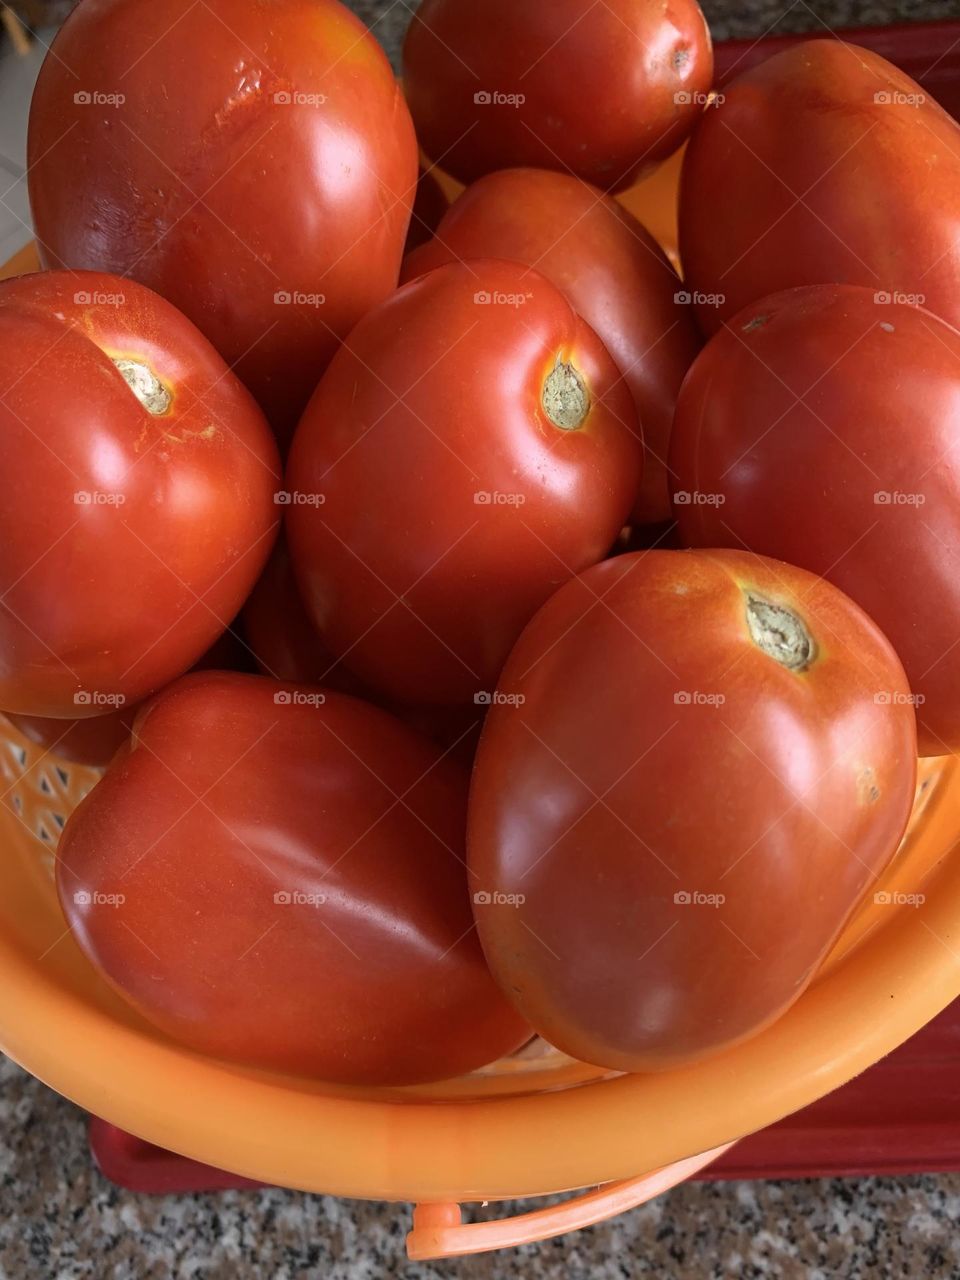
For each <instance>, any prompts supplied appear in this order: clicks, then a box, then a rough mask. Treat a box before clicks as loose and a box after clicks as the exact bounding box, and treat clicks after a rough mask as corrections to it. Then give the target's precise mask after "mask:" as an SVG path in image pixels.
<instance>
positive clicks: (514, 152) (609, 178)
mask: <svg viewBox="0 0 960 1280" xmlns="http://www.w3.org/2000/svg"><path fill="white" fill-rule="evenodd" d="M403 67H404V87H405V89H406V93H407V101H408V102H409V103H410V110H411V112H412V113H413V119H414V123H415V124H416V126H417V136H418V137H419V139H420V142H421V145H422V146H423V148H424V150H425V151H426V152H427V154H428V155H429V156H430V158H431V159H432V160H434V161H436V163H437V164H439V165H441V167H442V168H444V169H446V170H447V171H448V172H449V173H452V174H453V175H454V176H455V177H457V178H459V179H460V181H461V182H473V181H474V179H476V178H479V177H481V176H482V175H483V174H485V173H490V172H491V171H493V170H495V169H507V168H513V167H515V166H521V165H522V166H528V165H532V166H536V167H538V168H542V169H561V170H566V171H567V172H569V173H573V174H576V175H577V176H578V177H580V178H585V179H586V180H587V181H588V182H594V183H596V184H597V186H600V187H603V188H604V189H605V190H611V189H619V188H622V187H627V186H629V185H630V183H631V182H632V181H633V180H634V179H635V178H636V177H637V176H638V175H639V174H640V173H642V172H643V171H644V170H645V169H649V168H652V167H653V166H654V165H655V164H656V163H657V162H658V161H660V160H662V159H663V158H664V157H665V156H668V155H670V153H671V152H672V151H675V150H676V149H677V147H678V146H679V145H680V143H681V142H682V141H683V140H684V138H685V137H686V136H687V134H688V133H689V132H690V129H691V128H692V127H693V123H694V121H695V120H696V118H697V116H698V115H699V114H700V112H701V110H702V108H703V104H704V102H705V101H706V96H707V93H708V92H709V89H710V84H711V80H712V78H713V50H712V48H711V44H710V33H709V31H708V29H707V24H706V21H705V19H704V16H703V14H702V12H701V10H700V6H699V5H698V4H697V3H696V0H664V3H653V0H603V3H602V4H590V3H589V2H588V0H523V3H518V0H424V3H423V4H422V5H421V6H420V8H419V10H418V11H417V13H416V14H415V15H414V17H413V20H412V22H411V23H410V29H409V31H408V33H407V39H406V44H405V45H404V50H403Z"/></svg>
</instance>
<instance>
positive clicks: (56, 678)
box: [0, 272, 280, 727]
mask: <svg viewBox="0 0 960 1280" xmlns="http://www.w3.org/2000/svg"><path fill="white" fill-rule="evenodd" d="M121 365H123V366H124V367H127V368H128V371H129V369H130V367H131V366H133V367H134V368H135V370H137V371H139V373H138V375H137V376H142V377H143V378H144V379H145V380H146V381H145V383H144V386H145V394H146V395H147V399H148V400H149V398H150V395H151V394H153V395H154V396H155V397H156V398H157V399H156V402H155V403H154V409H157V408H160V407H161V405H162V404H164V403H165V404H166V408H165V409H163V411H162V412H154V411H153V410H152V409H150V408H149V407H148V405H147V404H146V403H144V402H142V401H141V399H140V398H138V395H137V394H136V392H135V391H134V390H133V389H132V387H131V385H129V384H128V381H127V380H126V379H125V377H124V375H123V373H122V371H121ZM151 380H152V384H151ZM0 436H2V446H0V462H2V465H0V494H2V501H0V597H2V600H3V605H2V608H0V708H2V709H3V710H4V711H10V712H13V713H15V714H22V715H27V716H41V717H54V718H64V719H68V720H73V719H76V718H86V717H88V716H99V715H104V714H107V713H112V712H113V711H115V710H117V709H120V708H132V706H133V705H134V704H135V703H136V702H138V701H140V700H141V699H142V698H143V697H144V696H146V695H147V694H149V693H152V692H153V691H154V690H156V689H158V688H160V687H162V686H163V685H165V684H167V683H168V682H169V681H170V680H172V679H174V678H175V677H177V676H179V675H181V674H182V673H183V672H184V671H186V670H187V669H188V668H189V667H190V666H192V665H193V664H194V663H195V662H197V661H198V659H200V658H201V657H202V655H203V654H204V653H205V652H206V651H207V650H208V649H209V648H210V646H211V645H212V644H213V643H214V641H215V640H217V638H218V637H219V636H220V634H221V633H222V632H223V630H224V628H225V627H227V626H228V625H229V623H230V622H231V621H232V619H233V618H234V617H235V615H236V614H237V612H238V610H239V608H240V606H241V604H242V603H243V601H244V599H245V597H246V595H247V593H248V592H249V591H250V588H251V587H252V585H253V583H254V582H255V581H256V578H257V575H258V574H259V572H260V569H261V567H262V565H263V563H264V561H265V560H266V558H267V556H268V555H269V552H270V548H271V545H272V543H273V540H274V538H275V536H276V532H277V528H278V525H279V515H278V510H279V509H278V507H277V506H276V505H275V503H274V493H275V492H276V491H277V489H278V488H279V485H280V476H279V470H280V463H279V458H278V455H277V449H276V445H275V443H274V440H273V437H272V435H271V432H270V429H269V427H268V425H267V423H266V420H265V419H264V416H263V414H262V413H261V411H260V409H259V408H258V407H257V405H256V404H255V402H254V400H253V398H252V396H251V395H250V394H249V392H248V391H247V390H246V389H245V388H244V387H243V385H242V384H241V383H240V382H239V380H238V379H237V378H236V377H235V376H234V375H233V374H232V373H231V372H230V370H229V369H228V368H227V367H226V365H225V364H224V362H223V360H222V359H221V357H220V356H219V355H217V353H216V351H214V349H213V347H212V346H211V345H210V343H209V342H208V341H207V340H206V338H204V337H203V335H202V334H200V333H199V332H198V331H197V330H196V329H195V328H194V326H193V325H192V324H191V323H190V322H189V321H188V320H187V319H186V318H185V317H184V316H182V315H180V314H179V312H177V311H176V310H175V308H174V307H172V306H171V305H170V304H169V303H168V302H166V301H164V299H163V298H161V297H159V296H158V295H157V294H154V293H152V292H151V291H150V290H149V289H145V288H144V287H143V286H142V285H138V284H135V283H134V282H133V281H132V280H122V279H120V278H118V277H116V276H109V275H104V274H102V273H98V272H40V273H38V274H35V275H27V276H21V277H19V278H17V279H13V280H7V281H4V282H3V283H0ZM37 495H42V499H41V500H39V501H38V498H37ZM198 531H199V532H198ZM64 727H65V726H64Z"/></svg>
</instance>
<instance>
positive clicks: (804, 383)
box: [673, 285, 960, 755]
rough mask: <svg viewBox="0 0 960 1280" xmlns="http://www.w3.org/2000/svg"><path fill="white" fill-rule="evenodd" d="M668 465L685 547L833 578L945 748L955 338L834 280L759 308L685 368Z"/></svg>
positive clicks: (958, 574) (953, 610) (949, 741)
mask: <svg viewBox="0 0 960 1280" xmlns="http://www.w3.org/2000/svg"><path fill="white" fill-rule="evenodd" d="M673 466H674V471H675V473H676V476H677V481H678V484H679V486H680V489H679V491H678V504H677V507H676V514H677V519H678V521H679V526H680V533H681V537H682V538H683V540H684V542H685V543H686V544H687V545H688V546H689V545H696V546H712V547H716V546H730V547H733V546H736V547H748V548H750V549H751V550H753V551H757V552H759V553H761V554H764V555H772V556H777V557H778V558H780V559H783V560H788V561H790V562H791V563H792V564H798V565H802V566H803V567H804V568H807V569H811V570H812V571H813V572H814V573H820V574H823V575H824V576H825V577H827V578H829V579H830V580H831V581H832V582H834V583H836V585H837V586H838V587H840V588H842V590H844V591H845V592H846V593H847V594H848V595H849V596H851V597H852V598H853V599H854V600H856V601H857V603H858V604H859V605H860V606H861V607H862V608H864V609H865V610H866V611H867V613H869V614H870V616H871V617H872V618H873V619H874V621H875V622H876V623H877V624H878V625H879V626H880V627H881V628H882V630H883V631H884V632H885V633H886V635H887V636H888V637H889V639H890V640H891V642H892V644H893V646H894V648H895V649H896V650H897V653H898V654H899V655H900V658H901V660H902V662H903V665H904V667H905V668H906V671H907V675H908V676H909V678H910V682H911V685H912V688H913V692H914V694H915V695H916V699H917V719H918V723H919V729H920V747H921V750H922V752H923V754H925V755H943V754H946V753H948V752H951V751H957V750H960V682H958V680H957V675H956V663H957V656H958V655H957V648H956V644H957V637H958V635H960V525H958V520H957V513H958V511H960V333H958V332H957V331H956V330H954V329H952V328H950V326H949V325H946V324H944V323H943V322H942V321H940V320H938V319H937V318H936V317H935V316H933V315H930V314H929V313H928V312H925V311H923V310H921V309H919V308H917V307H911V306H906V305H901V304H897V303H893V302H887V301H882V302H877V301H875V294H874V292H873V290H871V289H864V288H856V287H854V286H851V285H847V286H843V285H837V286H833V285H823V286H812V287H810V288H806V289H794V290H789V291H787V292H785V293H781V294H777V295H776V296H774V297H772V298H765V299H763V300H762V301H761V302H760V303H758V304H757V305H756V307H748V308H747V309H746V310H744V311H742V312H741V313H740V315H739V316H737V317H736V318H735V319H734V320H733V322H732V323H731V325H730V326H729V328H727V329H725V330H724V332H723V333H720V334H718V335H717V336H716V337H714V338H713V339H712V340H711V341H710V342H709V343H708V344H707V346H706V348H705V349H704V351H703V353H702V354H701V355H700V356H699V357H698V359H697V361H696V363H695V364H694V366H693V368H692V369H691V371H690V373H689V375H688V377H687V380H686V382H685V383H684V386H683V389H682V391H681V394H680V400H679V403H678V406H677V416H676V421H675V425H674V440H673ZM681 499H682V501H681Z"/></svg>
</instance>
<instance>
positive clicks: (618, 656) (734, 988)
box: [468, 551, 916, 1071]
mask: <svg viewBox="0 0 960 1280" xmlns="http://www.w3.org/2000/svg"><path fill="white" fill-rule="evenodd" d="M500 690H501V694H500V696H501V702H500V704H499V705H496V706H494V707H493V708H491V711H490V713H489V715H488V717H487V722H486V725H485V727H484V731H483V737H482V740H481V743H480V751H479V755H478V757H477V764H476V767H475V770H474V775H473V785H472V790H471V796H470V819H469V837H468V857H469V865H470V869H471V871H472V872H473V880H472V883H473V885H474V886H475V888H474V903H475V907H474V914H475V917H476V920H477V926H478V928H479V930H480V935H481V940H482V942H483V946H484V950H485V952H486V956H487V959H488V961H489V962H490V966H491V968H492V970H493V973H494V976H495V977H496V978H497V979H498V981H499V982H500V984H501V986H502V988H503V990H504V991H505V992H506V993H507V994H508V995H510V996H511V998H512V999H513V1000H514V1003H515V1004H516V1006H517V1009H518V1010H519V1011H520V1012H521V1013H523V1015H524V1017H526V1018H527V1019H528V1020H529V1021H530V1022H531V1023H532V1024H533V1026H534V1027H535V1028H536V1030H537V1031H539V1032H540V1034H541V1035H543V1036H544V1037H546V1039H547V1040H549V1041H550V1042H551V1043H552V1044H555V1045H557V1046H558V1047H559V1048H561V1049H563V1050H565V1051H566V1052H567V1053H570V1054H573V1055H574V1056H575V1057H578V1058H582V1059H585V1060H586V1061H588V1062H593V1063H598V1064H600V1065H601V1066H605V1067H612V1068H615V1069H620V1070H625V1071H648V1070H658V1069H661V1068H666V1067H672V1066H677V1065H680V1064H683V1063H686V1062H690V1061H692V1060H695V1059H697V1058H700V1057H703V1056H705V1055H708V1054H710V1053H713V1052H715V1051H717V1050H719V1049H721V1048H723V1047H724V1046H727V1045H731V1044H734V1043H736V1042H737V1041H739V1040H742V1039H744V1038H745V1037H748V1036H750V1035H752V1034H753V1033H754V1032H756V1031H758V1030H759V1029H760V1028H761V1027H763V1026H764V1025H766V1024H767V1023H769V1022H772V1021H773V1020H774V1019H775V1018H776V1017H778V1016H779V1015H780V1014H781V1013H782V1012H783V1011H784V1010H785V1009H786V1008H787V1007H788V1006H789V1005H790V1004H792V1003H793V1001H794V1000H795V999H796V998H797V997H798V996H799V995H800V994H801V992H802V991H803V989H804V987H805V986H806V985H807V983H808V982H809V981H810V980H811V978H812V977H813V975H814V974H815V973H816V970H817V967H818V966H819V965H820V963H821V962H822V960H823V958H824V957H825V956H826V954H827V952H828V951H829V949H830V947H831V945H832V944H833V942H834V940H835V939H836V938H837V936H838V934H839V932H840V930H841V928H842V927H843V925H844V923H845V921H846V920H847V918H848V917H849V916H850V914H851V912H852V911H853V910H854V909H855V907H856V905H857V903H858V902H859V901H860V900H861V898H862V897H863V895H864V893H865V892H867V891H868V890H869V888H870V886H871V885H872V884H873V882H874V881H875V879H876V877H877V876H878V875H879V874H880V872H881V871H882V870H883V868H884V867H885V866H886V864H887V863H888V862H889V860H890V858H891V857H892V855H893V853H894V851H895V850H896V847H897V843H898V841H899V839H900V836H901V834H902V833H903V830H904V827H905V825H906V822H907V818H908V816H909V814H910V807H911V802H912V799H913V794H914V783H915V772H916V759H915V755H916V734H915V729H914V715H913V708H912V706H911V705H910V701H909V692H908V687H907V683H906V679H905V677H904V674H903V669H902V667H901V666H900V663H899V661H898V659H897V657H896V654H895V653H894V652H893V649H892V648H891V647H890V645H889V643H888V642H887V641H886V639H885V638H884V637H883V635H882V634H881V633H880V631H879V630H878V629H877V628H876V627H875V626H874V624H873V623H872V622H871V621H870V620H869V618H867V617H866V615H865V614H863V613H862V612H861V611H860V610H859V609H858V608H857V606H856V605H855V604H853V603H852V601H850V600H848V599H847V598H846V597H845V596H844V595H842V594H841V592H839V591H837V590H836V588H835V587H832V586H831V585H830V584H829V583H828V582H825V581H822V580H821V579H818V578H815V577H814V576H813V575H812V574H809V573H805V572H804V571H803V570H801V569H794V568H791V567H790V566H789V565H785V564H778V563H776V562H774V561H770V560H764V559H761V558H760V557H757V556H749V555H745V554H743V553H739V552H729V551H703V552H675V551H653V552H646V553H637V554H634V555H625V556H618V557H617V558H616V559H614V560H609V561H607V562H606V563H605V564H602V565H598V566H596V567H594V568H593V569H590V570H588V571H587V572H586V573H584V574H582V575H581V576H580V577H579V578H576V579H574V580H573V581H572V582H570V583H568V584H567V585H566V586H564V587H562V588H561V589H560V591H558V592H557V593H556V595H555V596H553V598H552V599H551V600H550V601H549V602H548V603H547V604H546V605H545V606H544V608H543V609H542V610H541V611H540V612H539V613H538V614H537V616H536V617H535V618H534V620H533V621H532V622H531V623H530V625H529V627H528V628H527V629H526V631H524V633H523V636H522V637H521V639H520V641H519V643H518V644H517V647H516V648H515V649H514V651H513V653H512V654H511V656H510V661H509V662H508V664H507V667H506V669H505V671H504V673H503V677H502V679H501V685H500Z"/></svg>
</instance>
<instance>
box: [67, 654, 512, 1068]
mask: <svg viewBox="0 0 960 1280" xmlns="http://www.w3.org/2000/svg"><path fill="white" fill-rule="evenodd" d="M465 791H466V783H465V775H464V774H462V773H461V772H460V771H459V770H457V769H455V768H453V767H451V766H449V765H443V764H440V765H438V764H437V762H436V757H435V753H434V752H433V750H432V748H431V747H430V746H429V745H428V744H427V743H425V742H424V741H423V740H422V739H421V738H420V737H419V736H418V735H416V734H414V733H412V732H411V731H410V730H408V729H406V728H405V727H404V726H403V725H401V724H400V723H399V722H397V721H396V720H394V719H393V718H392V717H391V716H388V715H387V714H386V713H385V712H382V711H379V710H377V709H376V708H375V707H372V706H369V705H368V704H366V703H363V702H360V701H358V700H356V699H353V698H348V697H346V696H343V695H340V694H335V693H327V694H325V695H324V694H323V693H322V692H321V691H320V690H319V689H316V688H314V687H310V686H295V685H284V684H280V683H278V682H275V681H272V680H268V679H265V678H264V677H261V676H242V675H231V674H224V673H201V674H198V675H191V676H188V677H186V678H185V679H183V680H181V681H179V682H178V683H177V684H175V685H173V686H171V688H170V689H168V690H167V691H166V692H165V693H164V694H162V695H161V696H160V697H158V698H157V699H155V700H153V701H152V702H151V703H150V704H148V706H147V707H146V708H145V709H144V711H143V712H142V713H141V716H140V718H139V719H138V722H137V725H136V728H135V734H134V738H133V743H132V746H131V748H130V749H129V750H125V751H124V752H123V753H122V754H121V755H120V756H118V757H117V759H116V760H115V761H114V763H113V764H112V766H111V768H110V769H109V770H108V772H107V774H106V775H105V777H104V779H103V780H102V782H101V783H100V784H99V785H98V786H97V787H96V788H95V789H94V790H93V791H92V792H91V794H90V795H89V796H88V797H87V799H86V800H84V801H83V803H82V804H81V805H80V806H79V808H78V809H77V810H76V811H75V813H74V814H73V816H72V817H71V818H70V820H69V821H68V823H67V826H66V829H65V831H64V835H63V837H62V839H61V842H60V848H59V851H58V864H57V881H58V887H59V892H60V899H61V902H62V904H63V909H64V912H65V913H66V916H67V919H68V921H69V923H70V926H71V928H72V930H73V932H74V935H75V936H76V938H77V940H78V941H79V943H80V945H81V946H82V947H83V949H84V951H85V952H86V953H87V955H88V956H89V957H90V959H91V960H92V962H93V963H94V964H95V965H96V966H97V967H98V968H99V969H100V970H101V972H102V973H103V974H104V975H105V976H106V977H107V978H108V980H109V981H110V982H111V983H112V984H113V986H115V987H116V988H117V990H119V991H120V992H121V994H123V995H124V996H126V997H127V998H128V999H129V1000H130V1001H131V1002H132V1003H133V1004H134V1005H135V1006H136V1007H137V1008H138V1009H139V1010H140V1011H141V1012H142V1013H143V1014H144V1015H145V1016H146V1017H147V1018H148V1019H149V1020H150V1021H151V1022H153V1023H154V1024H155V1025H156V1026H158V1027H160V1028H161V1029H162V1030H163V1031H165V1032H167V1033H168V1034H169V1035H171V1036H172V1037H174V1038H175V1039H177V1040H179V1041H180V1042H182V1043H183V1044H186V1045H189V1046H191V1047H193V1048H195V1049H199V1050H201V1051H202V1052H206V1053H210V1054H215V1055H218V1056H222V1057H225V1058H229V1059H233V1060H236V1061H238V1062H246V1063H253V1064H256V1065H259V1066H264V1067H271V1068H276V1069H279V1070H282V1071H289V1072H296V1073H299V1074H304V1075H310V1076H315V1077H318V1078H320V1079H324V1080H330V1081H337V1082H344V1083H353V1084H406V1083H413V1082H416V1081H425V1080H433V1079H439V1078H442V1077H444V1076H452V1075H458V1074H460V1073H462V1072H464V1071H469V1070H470V1069H472V1068H474V1067H479V1066H482V1065H483V1064H484V1063H486V1062H488V1061H490V1060H491V1059H493V1058H496V1057H498V1056H500V1055H501V1054H502V1053H504V1052H506V1051H508V1050H512V1049H514V1048H516V1047H517V1046H518V1044H519V1043H521V1042H522V1041H523V1040H524V1039H525V1037H526V1035H527V1034H528V1033H527V1031H526V1028H525V1026H524V1024H523V1023H522V1021H521V1020H520V1018H519V1017H518V1016H517V1015H516V1014H515V1013H514V1012H513V1011H512V1009H511V1008H510V1007H509V1006H508V1005H507V1003H506V1001H505V1000H504V999H503V998H502V997H501V995H500V993H499V992H498V991H497V989H496V987H495V986H494V983H493V981H492V979H491V978H490V975H489V973H488V971H487V969H486V966H485V964H484V960H483V956H482V954H481V951H480V947H479V944H478V942H477V938H476V934H475V932H474V931H473V930H472V929H471V920H470V902H469V893H468V887H467V874H466V871H465V867H464V861H463V840H464V822H465ZM398 797H403V800H402V803H398Z"/></svg>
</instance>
